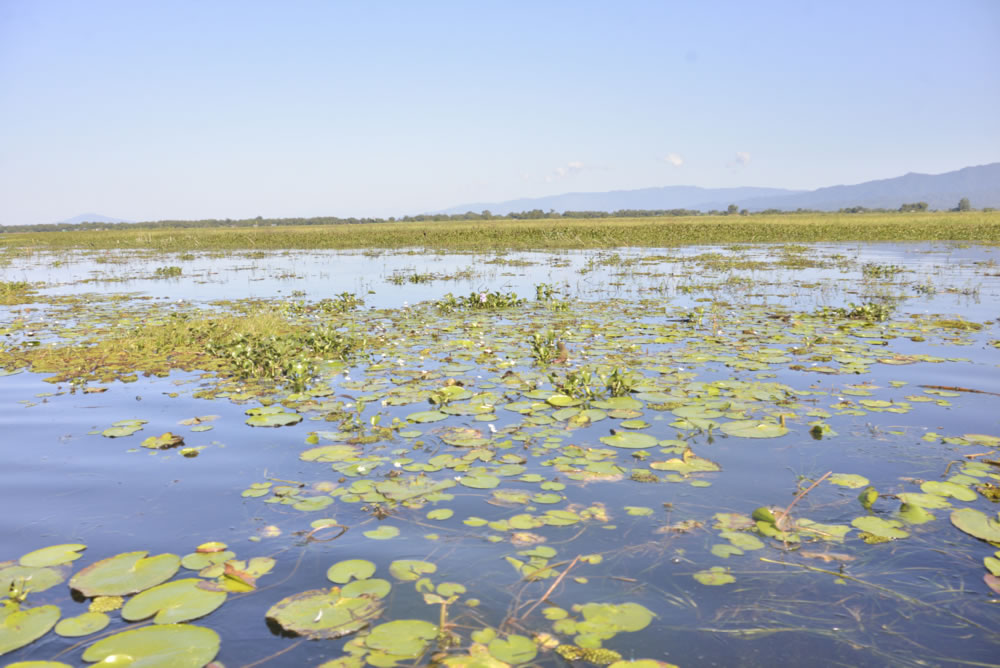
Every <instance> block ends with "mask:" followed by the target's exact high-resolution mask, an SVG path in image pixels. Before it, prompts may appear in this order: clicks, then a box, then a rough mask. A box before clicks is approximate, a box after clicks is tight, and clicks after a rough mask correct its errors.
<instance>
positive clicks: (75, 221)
mask: <svg viewBox="0 0 1000 668" xmlns="http://www.w3.org/2000/svg"><path fill="white" fill-rule="evenodd" d="M128 222H130V221H128V220H122V219H121V218H110V217H109V216H102V215H101V214H99V213H81V214H80V215H79V216H73V217H72V218H67V219H66V220H60V221H59V223H60V224H62V225H79V224H80V223H128Z"/></svg>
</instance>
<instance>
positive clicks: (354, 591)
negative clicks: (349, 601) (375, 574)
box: [340, 578, 392, 598]
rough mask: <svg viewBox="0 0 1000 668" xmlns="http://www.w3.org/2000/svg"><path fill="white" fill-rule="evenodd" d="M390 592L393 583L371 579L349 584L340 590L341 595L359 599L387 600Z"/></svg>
mask: <svg viewBox="0 0 1000 668" xmlns="http://www.w3.org/2000/svg"><path fill="white" fill-rule="evenodd" d="M390 591H392V583H391V582H389V581H388V580H383V579H381V578H369V579H366V580H354V581H353V582H348V583H347V584H345V585H344V586H343V587H341V588H340V595H341V596H346V597H348V598H357V597H359V596H371V597H374V598H385V597H386V596H388V595H389V592H390Z"/></svg>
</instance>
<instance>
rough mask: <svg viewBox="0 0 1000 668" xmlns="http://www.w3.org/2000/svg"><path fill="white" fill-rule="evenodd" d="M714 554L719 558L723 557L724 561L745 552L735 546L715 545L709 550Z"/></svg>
mask: <svg viewBox="0 0 1000 668" xmlns="http://www.w3.org/2000/svg"><path fill="white" fill-rule="evenodd" d="M709 551H710V552H711V553H712V554H714V555H715V556H717V557H722V558H723V559H728V558H729V557H730V556H734V555H735V556H738V555H741V554H743V550H741V549H740V548H738V547H736V546H735V545H727V544H725V543H722V544H719V545H713V546H712V549H711V550H709Z"/></svg>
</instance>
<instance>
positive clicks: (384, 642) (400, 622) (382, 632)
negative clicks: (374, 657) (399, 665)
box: [364, 619, 438, 659]
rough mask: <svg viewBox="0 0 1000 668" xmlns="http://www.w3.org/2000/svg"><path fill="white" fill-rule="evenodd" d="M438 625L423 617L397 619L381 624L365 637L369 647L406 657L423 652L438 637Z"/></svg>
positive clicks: (410, 657)
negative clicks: (426, 620) (424, 619)
mask: <svg viewBox="0 0 1000 668" xmlns="http://www.w3.org/2000/svg"><path fill="white" fill-rule="evenodd" d="M437 634H438V627H436V626H435V625H434V624H431V623H430V622H425V621H423V620H422V619H397V620H395V621H392V622H387V623H385V624H379V625H378V626H376V627H375V628H373V629H372V630H371V633H369V634H368V635H367V636H365V638H364V643H365V646H366V647H368V648H369V649H374V650H381V651H383V652H387V653H389V654H392V655H393V656H399V657H403V658H406V659H416V658H417V657H419V656H420V655H421V654H423V653H424V652H425V651H426V650H427V647H428V646H429V645H430V643H431V641H432V640H434V639H435V638H437Z"/></svg>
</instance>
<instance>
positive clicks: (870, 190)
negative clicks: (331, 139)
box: [437, 162, 1000, 216]
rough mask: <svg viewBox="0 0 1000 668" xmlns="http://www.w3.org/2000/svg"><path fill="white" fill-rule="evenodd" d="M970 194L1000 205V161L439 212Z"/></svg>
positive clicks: (878, 205) (827, 206)
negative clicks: (800, 183)
mask: <svg viewBox="0 0 1000 668" xmlns="http://www.w3.org/2000/svg"><path fill="white" fill-rule="evenodd" d="M963 197H966V198H968V199H969V201H970V204H971V205H972V207H974V208H982V207H1000V162H994V163H989V164H986V165H976V166H970V167H963V168H962V169H958V170H953V171H950V172H944V173H941V174H921V173H918V172H907V173H906V174H904V175H902V176H896V177H892V178H887V179H875V180H872V181H864V182H862V183H857V184H852V185H843V184H841V185H833V186H825V187H822V188H816V189H815V190H791V189H787V188H756V187H742V188H702V187H699V186H661V187H654V188H640V189H636V190H611V191H605V192H589V193H587V192H582V193H581V192H576V193H562V194H558V195H548V196H545V197H530V198H520V199H514V200H507V201H503V202H490V203H473V204H462V205H459V206H454V207H450V208H448V209H444V210H441V211H439V212H437V213H445V214H461V213H466V212H468V211H475V212H479V211H483V210H489V211H490V212H491V213H493V214H494V215H500V216H502V215H506V214H508V213H516V212H520V211H531V210H535V209H541V210H542V211H549V210H556V211H559V212H560V213H563V212H565V211H607V212H612V211H620V210H627V209H636V210H638V209H692V210H698V211H713V210H719V211H724V210H725V209H726V208H727V207H728V206H729V205H730V204H736V205H737V206H738V207H739V208H741V209H747V210H749V211H764V210H766V209H779V210H783V211H794V210H796V209H813V210H817V211H837V210H839V209H844V208H850V207H856V206H861V207H865V208H870V209H898V208H899V207H900V206H901V205H902V204H905V203H911V202H927V205H928V207H929V208H931V209H950V208H954V207H955V206H957V205H958V201H959V200H960V199H962V198H963Z"/></svg>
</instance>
